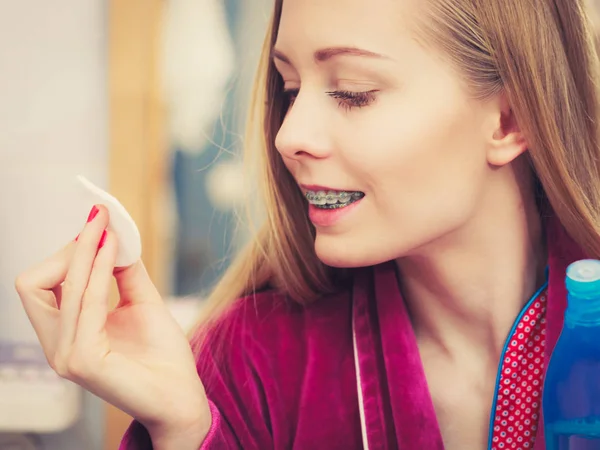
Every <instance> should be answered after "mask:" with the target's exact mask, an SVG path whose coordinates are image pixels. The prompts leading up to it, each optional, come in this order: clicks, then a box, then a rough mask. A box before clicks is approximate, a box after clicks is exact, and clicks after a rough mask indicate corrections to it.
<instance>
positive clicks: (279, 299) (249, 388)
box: [120, 219, 585, 450]
mask: <svg viewBox="0 0 600 450" xmlns="http://www.w3.org/2000/svg"><path fill="white" fill-rule="evenodd" d="M546 231H547V240H548V252H549V260H548V294H547V309H546V346H545V354H544V360H545V367H547V366H548V360H549V357H550V354H551V351H552V349H553V348H554V346H555V344H556V341H557V339H558V336H559V334H560V331H561V328H562V324H563V314H564V310H565V308H566V291H565V287H564V278H565V270H566V267H567V265H568V264H570V263H571V262H574V261H575V260H578V259H582V258H584V257H585V255H584V254H583V253H582V252H581V250H580V249H579V248H578V247H577V245H575V244H574V242H573V241H572V240H571V239H570V238H569V237H568V236H567V235H566V233H565V232H564V230H563V228H562V227H561V226H560V224H559V223H558V221H557V220H556V219H548V222H547V224H546ZM351 284H352V285H351V286H349V287H348V289H346V290H344V291H343V292H340V293H339V294H336V295H333V296H330V297H328V298H324V299H321V300H319V301H317V302H316V303H314V304H312V305H309V306H306V307H303V306H300V305H298V304H296V303H294V302H292V301H290V300H289V299H287V298H286V297H284V296H282V295H278V294H276V293H274V292H266V293H260V294H257V295H256V296H255V297H249V298H247V299H244V300H243V301H241V302H240V303H239V306H238V307H236V308H235V309H234V310H233V311H232V313H231V314H230V315H229V316H228V317H227V319H226V321H225V322H224V323H226V327H225V326H224V327H222V328H221V331H223V332H224V333H219V335H221V336H223V335H224V336H226V338H225V339H222V340H219V344H218V345H214V346H212V348H211V346H209V347H208V350H207V351H204V352H203V353H202V354H199V355H198V356H197V361H198V372H199V375H200V377H201V379H202V380H203V382H204V384H205V387H206V390H207V395H208V398H209V400H210V403H211V408H212V418H213V423H212V427H211V430H210V433H209V435H208V436H207V438H206V440H205V442H204V444H203V445H202V447H201V448H202V449H203V450H216V449H243V450H254V449H257V450H268V449H277V450H288V449H294V450H308V449H326V450H335V449H340V450H354V449H363V448H368V449H369V450H384V449H385V450H388V449H389V450H392V449H401V450H414V449H423V450H437V449H443V442H442V437H441V434H440V430H439V426H438V422H437V419H436V415H435V411H434V407H433V403H432V399H431V396H430V393H429V389H428V387H427V381H426V378H425V373H424V370H423V365H422V362H421V358H420V354H419V350H418V347H417V341H416V338H415V335H414V333H413V329H412V326H411V323H410V319H409V316H408V313H407V309H406V306H405V303H404V302H403V300H402V297H401V294H400V290H399V287H398V279H397V272H396V269H395V264H394V263H391V262H390V263H385V264H381V265H378V266H375V267H370V268H364V269H358V270H356V272H355V274H354V276H353V279H352V283H351ZM215 339H216V337H215ZM357 374H358V375H359V376H358V377H357ZM357 379H358V380H359V381H358V383H357ZM358 387H359V388H358ZM540 422H541V423H540V426H539V428H538V431H537V438H536V441H535V446H534V450H544V449H545V444H544V438H543V420H542V421H540ZM151 448H152V444H151V442H150V439H149V437H148V433H147V432H146V430H145V429H144V427H143V426H142V425H140V424H139V423H137V422H134V423H133V424H132V425H131V427H130V429H129V430H128V431H127V433H126V435H125V436H124V438H123V442H122V444H121V447H120V450H149V449H151Z"/></svg>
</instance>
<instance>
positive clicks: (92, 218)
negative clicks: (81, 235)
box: [87, 205, 100, 223]
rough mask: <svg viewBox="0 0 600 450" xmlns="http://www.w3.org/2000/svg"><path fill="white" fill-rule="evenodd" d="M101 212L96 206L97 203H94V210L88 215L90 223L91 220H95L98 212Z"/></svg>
mask: <svg viewBox="0 0 600 450" xmlns="http://www.w3.org/2000/svg"><path fill="white" fill-rule="evenodd" d="M99 212H100V210H99V209H98V208H97V207H96V205H94V206H93V207H92V210H91V211H90V215H89V216H88V219H87V221H88V223H89V222H91V221H92V220H94V217H96V216H97V215H98V213H99Z"/></svg>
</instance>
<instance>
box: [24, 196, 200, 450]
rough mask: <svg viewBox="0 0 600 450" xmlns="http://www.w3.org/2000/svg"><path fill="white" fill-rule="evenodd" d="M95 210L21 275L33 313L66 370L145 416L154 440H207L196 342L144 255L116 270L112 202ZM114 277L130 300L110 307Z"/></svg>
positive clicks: (48, 350)
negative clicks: (74, 234) (183, 436)
mask: <svg viewBox="0 0 600 450" xmlns="http://www.w3.org/2000/svg"><path fill="white" fill-rule="evenodd" d="M93 212H94V209H93V210H92V213H90V218H91V219H90V220H91V221H88V223H87V224H86V225H85V227H84V229H83V231H82V232H81V234H80V235H79V237H78V238H77V241H76V242H71V243H70V244H68V245H67V246H66V247H64V248H63V249H62V250H60V251H59V252H58V253H56V254H55V255H53V256H52V257H50V258H49V259H47V260H46V261H44V262H42V263H41V264H40V265H38V266H36V267H33V268H31V269H29V270H28V271H26V272H24V273H23V274H21V275H20V276H19V277H18V278H17V280H16V282H15V287H16V289H17V292H18V293H19V296H20V297H21V300H22V302H23V306H24V307H25V311H26V312H27V315H28V316H29V319H30V321H31V323H32V325H33V328H34V329H35V332H36V334H37V336H38V339H39V340H40V343H41V345H42V347H43V350H44V353H45V355H46V358H47V359H48V362H49V364H50V366H51V367H52V368H53V369H54V370H55V371H56V372H57V373H58V374H59V375H60V376H61V377H63V378H66V379H68V380H71V381H73V382H75V383H77V384H79V385H81V386H82V387H83V388H85V389H87V390H89V391H90V392H92V393H94V394H95V395H97V396H99V397H101V398H103V399H104V400H106V401H107V402H109V403H112V404H113V405H115V406H116V407H117V408H119V409H121V410H123V411H125V412H126V413H128V414H130V415H131V416H133V417H134V418H136V419H137V420H139V421H140V422H141V423H142V424H144V425H145V426H146V428H147V429H148V431H149V432H150V434H151V436H152V437H153V440H154V438H155V437H156V440H160V441H164V440H165V436H171V435H173V436H174V435H177V434H180V432H181V433H183V432H186V433H189V434H191V435H193V434H195V435H196V436H195V438H196V439H198V442H197V444H198V446H196V448H198V447H199V445H200V444H201V442H202V440H203V439H204V437H205V436H206V433H207V432H208V430H209V428H210V420H211V419H210V411H209V406H208V401H207V399H206V395H205V393H204V387H203V386H202V383H201V381H200V379H199V377H198V374H197V371H196V364H195V360H194V356H193V354H192V351H191V348H190V345H189V342H188V340H187V338H186V336H185V334H184V333H183V331H182V329H181V328H180V327H179V325H178V324H177V322H176V321H175V320H174V318H173V316H172V315H171V313H170V311H169V310H168V308H167V307H166V305H165V304H164V302H163V300H162V298H161V297H160V295H159V293H158V291H157V290H156V288H155V286H154V285H153V284H152V281H151V280H150V278H149V276H148V274H147V272H146V270H145V268H144V266H143V264H142V262H141V261H140V262H138V263H136V264H134V265H133V266H130V267H128V268H124V269H117V270H115V269H114V264H115V261H116V256H117V239H116V237H115V236H114V235H113V234H112V233H109V232H107V231H106V230H105V229H106V227H107V226H108V221H109V215H108V210H107V209H106V208H105V207H103V206H99V207H98V208H97V210H96V213H97V214H96V215H95V217H92V216H93V215H94V214H93ZM113 276H114V277H115V278H116V280H117V286H118V289H119V295H120V302H119V304H118V306H117V307H116V309H114V310H112V311H109V304H108V302H109V291H110V285H111V279H112V277H113ZM184 430H185V431H184ZM192 448H193V447H192Z"/></svg>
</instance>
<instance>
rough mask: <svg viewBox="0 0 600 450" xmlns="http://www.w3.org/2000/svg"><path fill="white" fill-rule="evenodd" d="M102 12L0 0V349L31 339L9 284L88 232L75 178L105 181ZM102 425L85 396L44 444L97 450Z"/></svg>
mask: <svg viewBox="0 0 600 450" xmlns="http://www.w3.org/2000/svg"><path fill="white" fill-rule="evenodd" d="M105 7H106V5H105V2H104V1H102V0H58V1H52V2H45V1H39V0H18V1H9V0H0V251H1V253H0V254H1V256H0V344H1V343H2V342H7V341H19V342H35V335H34V334H33V331H32V329H31V327H30V325H29V322H28V320H27V318H26V316H25V314H24V313H23V311H22V307H21V304H20V301H19V299H18V297H17V295H16V293H15V292H14V289H13V280H14V278H15V276H16V275H17V274H18V273H19V272H20V271H22V270H23V269H25V268H26V267H28V266H30V265H31V264H33V263H35V262H37V261H39V260H41V259H42V258H44V257H46V256H48V255H49V254H51V253H53V252H55V251H56V250H57V249H59V248H60V247H61V246H63V245H64V244H65V243H66V242H68V241H69V240H70V239H73V238H74V237H75V236H76V234H77V233H78V231H79V228H80V227H81V226H83V222H84V221H85V217H82V216H81V214H82V213H81V210H79V209H78V210H73V209H72V208H71V206H72V204H73V202H74V201H76V199H77V195H76V191H74V190H73V185H72V179H73V177H74V175H76V174H78V173H82V174H84V175H86V176H87V177H88V178H89V179H90V180H92V181H94V182H95V183H97V184H99V185H100V186H104V187H105V185H106V181H107V117H106V116H107V97H106V79H105V78H106V37H107V36H106V23H105V19H106V11H105ZM1 385H2V380H1V379H0V388H1ZM1 407H2V403H0V408H1ZM0 416H1V414H0ZM1 425H2V424H0V428H1ZM102 425H103V423H102V414H101V407H100V405H99V402H98V401H97V399H94V398H92V397H91V396H86V397H85V406H84V416H83V422H82V423H80V424H78V425H77V426H76V427H74V428H72V429H70V430H68V431H67V432H64V433H61V434H58V435H54V436H45V437H43V441H44V442H45V444H44V445H42V447H40V448H44V449H50V448H52V449H61V450H71V449H73V450H76V449H77V450H81V449H83V448H85V449H86V450H88V449H89V450H94V449H96V448H100V443H101V439H102V436H101V435H102Z"/></svg>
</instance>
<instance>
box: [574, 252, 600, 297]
mask: <svg viewBox="0 0 600 450" xmlns="http://www.w3.org/2000/svg"><path fill="white" fill-rule="evenodd" d="M566 287H567V290H568V291H569V294H572V295H576V296H586V297H589V296H598V297H600V261H598V260H595V259H583V260H581V261H577V262H574V263H573V264H571V265H569V267H567V279H566Z"/></svg>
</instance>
